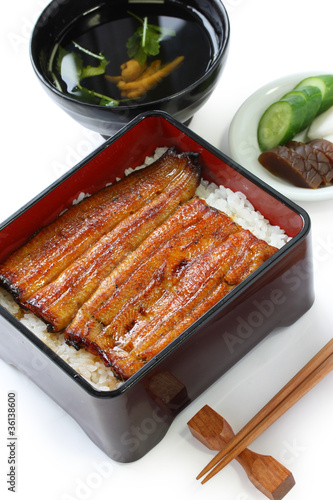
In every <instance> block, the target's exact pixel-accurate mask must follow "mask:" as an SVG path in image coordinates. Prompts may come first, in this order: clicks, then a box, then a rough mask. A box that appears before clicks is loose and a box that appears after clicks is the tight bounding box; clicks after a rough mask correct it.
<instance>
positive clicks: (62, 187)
mask: <svg viewBox="0 0 333 500" xmlns="http://www.w3.org/2000/svg"><path fill="white" fill-rule="evenodd" d="M162 146H173V147H175V148H176V150H177V151H179V152H182V151H193V152H197V153H199V154H200V164H201V166H202V167H203V177H204V178H205V179H207V180H208V181H211V182H214V183H216V184H218V185H220V184H222V185H224V186H225V187H228V188H230V189H231V190H233V191H241V192H243V193H244V194H245V195H246V197H247V198H248V200H249V201H250V202H251V203H252V204H253V206H254V207H255V209H256V210H258V211H260V212H261V213H262V214H263V215H264V217H265V218H266V219H268V220H269V221H270V222H271V223H272V224H274V225H278V226H280V227H281V228H282V229H283V230H284V231H285V232H286V234H287V235H288V236H289V237H290V239H289V241H288V242H287V243H286V244H285V245H284V246H283V247H282V248H280V250H278V251H277V252H276V253H275V254H274V255H273V256H272V257H270V259H269V260H268V261H266V262H265V263H264V264H262V265H261V266H260V267H259V268H258V269H257V270H256V271H254V272H253V273H252V274H251V275H250V276H249V277H248V278H246V279H245V280H244V281H243V282H242V283H241V284H240V285H238V286H237V287H236V288H235V289H234V290H233V291H231V292H230V293H229V294H228V295H227V296H226V297H225V298H223V299H222V300H221V301H220V302H218V303H217V304H216V305H215V306H214V307H213V308H212V309H210V310H209V311H208V312H207V313H206V314H204V315H203V316H202V317H200V319H199V320H198V321H196V322H195V323H193V324H192V325H191V326H190V327H189V328H188V329H186V330H185V331H184V332H183V333H182V334H181V335H180V336H179V337H178V338H176V339H175V340H174V341H173V342H172V343H171V344H169V346H168V347H166V348H165V349H163V350H162V351H161V352H160V353H159V354H158V355H156V356H155V357H154V358H153V359H152V360H151V361H149V362H148V363H147V364H146V365H145V366H144V367H143V368H141V369H140V370H139V371H138V372H137V373H136V374H135V375H133V376H132V377H130V378H129V379H128V380H127V381H125V382H123V383H122V384H121V385H120V386H119V387H118V388H117V389H115V390H109V391H105V390H103V391H101V390H98V389H96V388H94V387H93V386H92V385H91V384H90V383H88V382H87V381H86V380H85V379H84V378H83V377H82V376H81V375H79V374H78V373H77V372H76V371H75V370H74V369H73V368H72V367H71V366H69V365H68V364H67V363H66V362H65V361H63V360H62V359H61V358H60V357H59V356H58V355H56V354H55V353H54V352H53V351H52V350H51V349H50V348H49V347H47V345H46V344H45V343H44V342H43V341H42V340H40V339H39V338H37V337H36V336H35V335H34V334H33V333H32V332H31V331H30V330H28V329H27V328H26V327H25V326H24V325H23V324H22V323H21V322H20V321H19V320H17V319H16V318H15V317H14V316H12V315H11V314H10V313H9V312H8V311H7V310H6V309H5V308H3V307H2V306H0V356H1V357H2V358H3V359H4V360H5V361H6V362H7V363H10V364H12V365H14V366H16V367H17V368H18V369H19V370H21V371H22V372H24V373H25V374H26V375H27V376H28V377H30V378H31V379H32V380H33V381H34V382H35V383H36V384H37V385H38V386H39V387H40V388H41V389H43V390H44V391H45V392H46V393H47V394H48V395H49V396H51V398H53V399H54V400H55V401H56V402H57V403H58V404H59V405H60V406H61V407H62V408H64V409H65V410H66V411H67V412H68V413H69V414H70V415H72V416H73V417H74V419H75V420H76V421H77V422H78V423H79V425H80V426H81V427H82V428H83V430H84V431H85V432H86V434H87V435H88V436H89V437H90V438H91V440H92V441H93V442H94V443H95V444H96V445H97V446H99V447H100V448H101V449H102V450H104V452H105V453H106V454H107V455H108V456H109V457H110V458H112V459H114V460H116V461H120V462H130V461H134V460H137V459H139V458H141V457H142V456H143V455H145V454H146V453H147V452H148V451H149V450H151V449H152V448H153V447H154V446H155V445H156V444H157V443H158V442H159V441H160V440H161V439H162V438H163V436H164V435H165V434H166V432H167V430H168V428H169V427H170V424H171V422H172V420H173V419H174V418H175V416H176V415H177V414H178V413H179V412H180V411H181V410H182V409H183V408H184V407H186V405H188V404H189V403H190V402H191V401H193V400H194V399H195V398H196V397H197V396H198V395H199V394H201V393H202V392H203V391H204V390H205V389H207V388H208V387H209V386H210V385H211V384H212V383H213V382H214V381H216V380H217V379H218V378H219V377H221V376H222V375H223V374H224V373H225V372H226V371H227V370H228V369H229V368H230V367H232V366H233V365H234V364H235V363H236V362H238V361H239V360H240V359H241V358H242V357H243V356H244V355H245V354H247V353H248V352H249V351H250V350H251V349H252V348H254V347H255V346H256V345H257V344H258V343H259V342H260V341H261V340H262V339H263V338H264V337H266V336H267V335H268V334H269V333H270V332H272V331H273V330H274V329H275V328H277V327H287V326H288V325H291V324H292V323H293V322H295V321H296V320H297V319H298V318H300V317H301V316H302V315H303V314H304V313H305V312H306V311H307V310H308V309H309V308H310V307H311V305H312V303H313V300H314V292H313V273H312V254H311V237H310V219H309V216H308V215H307V213H306V212H305V211H304V210H303V209H301V208H300V207H298V206H297V205H295V204H294V203H293V202H291V201H290V200H288V199H286V198H285V197H284V196H282V195H281V194H279V193H277V192H276V191H274V190H272V189H271V188H270V187H269V186H267V185H266V184H264V183H263V182H261V181H260V180H259V179H258V178H256V177H254V176H253V175H252V174H250V173H249V172H247V171H246V170H245V169H244V168H242V167H241V166H240V165H238V164H236V163H235V162H234V161H232V160H231V159H230V158H228V157H227V156H226V155H224V154H223V153H221V152H220V151H219V150H217V149H215V148H214V147H212V146H211V145H210V144H208V143H207V142H206V141H204V140H203V139H201V138H200V137H198V136H197V135H196V134H194V133H193V132H191V131H190V130H189V129H188V128H187V127H185V126H184V125H182V124H180V123H179V122H178V121H176V120H175V119H174V118H172V117H171V116H169V115H168V114H166V113H163V112H150V113H146V114H143V115H140V116H139V117H137V118H136V119H134V120H133V121H132V122H131V123H130V124H129V125H128V126H126V127H125V128H123V129H122V130H121V131H120V132H118V133H117V134H116V135H115V136H113V137H111V138H110V139H108V140H106V141H105V143H104V144H103V145H102V146H100V147H99V148H98V149H97V150H95V151H94V152H93V153H92V154H90V155H89V156H88V157H87V158H86V159H85V160H84V161H82V162H80V163H79V164H78V165H76V166H75V167H74V168H72V169H71V170H70V171H69V172H68V173H66V174H65V175H64V176H62V177H61V178H60V179H59V180H58V181H56V182H55V183H54V184H52V185H51V186H50V187H49V188H48V189H47V190H45V191H44V192H42V193H41V194H40V195H39V196H38V197H36V198H35V199H33V200H32V201H31V202H30V203H28V204H27V205H26V206H24V207H23V208H22V209H21V210H19V211H18V212H17V213H15V214H14V215H13V216H12V217H10V218H9V219H8V220H6V221H5V222H4V223H3V224H2V225H1V226H0V240H1V250H0V261H1V260H3V259H4V258H5V257H6V256H7V255H8V254H9V253H11V252H12V251H14V250H15V249H16V248H18V247H19V246H20V245H22V244H23V243H24V242H25V241H26V240H27V239H28V238H29V237H30V236H31V235H32V234H33V233H35V232H36V231H37V230H38V229H39V228H40V227H41V226H43V225H45V224H47V223H49V222H51V221H52V220H53V219H55V218H56V217H57V216H58V215H59V214H60V213H61V212H62V211H63V210H64V209H65V208H67V207H69V206H70V205H71V204H72V202H73V200H74V199H76V198H77V197H78V195H79V194H80V193H82V192H89V193H92V192H94V191H97V190H98V189H100V188H102V187H103V186H105V184H107V183H110V182H113V181H114V180H115V179H116V178H119V177H122V176H123V175H124V171H125V170H126V169H127V168H129V167H132V166H133V165H140V164H141V163H143V161H144V159H145V157H146V156H150V155H152V154H153V153H154V151H155V149H156V147H162ZM32 360H33V361H34V362H32ZM40 367H43V373H42V376H41V372H40V370H41V368H40Z"/></svg>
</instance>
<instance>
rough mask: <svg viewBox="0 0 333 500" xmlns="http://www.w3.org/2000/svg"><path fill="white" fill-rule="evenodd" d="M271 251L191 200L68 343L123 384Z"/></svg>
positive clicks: (111, 282)
mask: <svg viewBox="0 0 333 500" xmlns="http://www.w3.org/2000/svg"><path fill="white" fill-rule="evenodd" d="M275 251H276V248H274V247H272V246H270V245H268V244H267V243H266V242H264V241H262V240H259V239H258V238H256V237H255V236H254V235H253V234H252V233H251V232H249V231H247V230H244V229H242V228H241V227H240V226H238V225H237V224H235V223H234V222H233V221H232V220H231V219H230V218H229V217H228V216H227V215H225V214H223V213H221V212H219V211H218V210H216V209H214V208H211V207H209V206H208V205H207V204H206V203H205V202H204V201H203V200H200V199H197V198H194V199H193V200H191V201H189V202H188V203H185V204H184V205H183V206H181V207H180V208H179V209H178V210H177V211H176V212H175V214H174V215H173V216H171V217H170V218H169V219H168V220H167V221H166V222H165V223H164V224H162V225H161V226H160V227H159V228H158V229H157V230H156V231H154V232H153V233H152V234H151V235H150V236H149V237H148V238H147V239H146V240H145V241H144V242H143V243H142V244H141V245H140V246H139V247H138V249H137V250H136V251H135V252H133V253H132V254H131V255H130V256H129V257H128V258H127V259H125V260H124V261H123V262H122V264H121V265H120V266H118V267H117V268H116V269H115V270H114V271H113V272H112V273H111V274H110V275H109V276H108V277H107V278H106V279H105V280H104V281H103V283H102V284H101V286H100V287H99V288H98V289H97V290H96V292H95V293H94V295H93V296H92V297H91V298H90V300H88V301H87V302H86V303H85V304H84V305H83V306H82V308H81V309H80V310H79V312H78V314H77V316H76V318H75V319H74V321H73V322H72V323H71V324H70V325H69V327H68V328H67V329H66V330H65V338H66V341H67V343H68V344H70V345H73V346H74V347H76V348H80V347H85V348H86V349H87V350H88V351H90V352H92V353H94V354H98V355H99V356H100V357H101V358H102V359H103V361H104V363H105V364H106V365H108V366H110V367H111V368H112V370H113V371H114V373H115V374H116V376H118V377H119V378H121V379H123V380H125V379H128V378H129V377H130V376H131V375H133V374H134V373H135V372H136V371H137V370H138V369H139V368H141V367H142V366H143V365H144V364H145V363H146V362H147V361H149V360H150V359H151V358H152V357H154V356H155V355H156V354H157V353H159V352H160V351H161V349H163V348H164V347H165V346H166V345H168V344H169V343H170V342H171V341H172V340H173V339H174V338H176V337H177V336H178V335H179V334H180V333H182V332H183V331H184V330H185V328H187V327H188V326H189V325H191V324H192V323H193V322H194V321H195V320H197V319H198V318H199V317H200V316H201V315H202V314H204V313H205V312H206V311H207V310H208V309H209V308H210V307H212V306H213V305H214V304H216V302H217V301H218V300H220V299H222V298H223V297H224V296H225V295H226V294H227V293H228V292H229V291H230V290H232V289H233V288H234V287H235V286H236V285H237V284H239V283H240V282H241V281H242V280H244V279H245V278H246V277H247V276H248V275H249V274H250V273H251V272H252V271H253V270H255V269H256V268H257V267H258V266H259V265H260V264H262V263H263V262H264V261H265V260H267V259H268V258H269V257H270V256H271V255H272V254H273V253H274V252H275Z"/></svg>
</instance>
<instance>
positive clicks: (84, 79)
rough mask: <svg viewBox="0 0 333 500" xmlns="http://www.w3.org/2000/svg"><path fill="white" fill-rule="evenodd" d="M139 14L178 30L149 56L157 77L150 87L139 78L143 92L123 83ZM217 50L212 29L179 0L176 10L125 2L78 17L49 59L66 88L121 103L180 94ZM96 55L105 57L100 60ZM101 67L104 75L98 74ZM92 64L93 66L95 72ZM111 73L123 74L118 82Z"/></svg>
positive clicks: (85, 96) (53, 75) (52, 71)
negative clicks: (166, 69) (171, 65)
mask: <svg viewBox="0 0 333 500" xmlns="http://www.w3.org/2000/svg"><path fill="white" fill-rule="evenodd" d="M128 8H130V12H131V13H129V12H128V10H127V9H128ZM133 14H134V15H133ZM138 18H140V19H142V20H143V19H144V18H147V23H148V24H149V25H153V26H155V27H156V26H157V27H160V28H162V29H165V28H167V29H168V30H173V32H174V34H173V35H170V34H169V32H168V33H167V34H166V35H164V36H163V38H162V39H161V40H160V41H159V49H158V53H157V54H156V55H148V56H147V60H146V66H145V67H146V70H147V71H149V69H150V70H151V72H155V76H154V78H153V79H151V80H147V79H146V80H145V82H149V84H150V87H149V88H147V85H148V84H147V83H145V85H144V86H143V87H140V84H139V83H137V81H136V80H135V85H132V84H131V85H130V87H131V86H132V87H133V88H136V85H137V87H138V88H140V89H141V90H140V91H137V92H136V93H134V94H133V92H132V93H131V92H130V91H129V90H123V89H122V88H121V85H124V83H126V82H124V81H123V83H122V84H121V83H119V80H120V79H121V74H122V70H121V66H122V65H123V64H124V63H126V62H127V61H129V60H130V59H133V57H129V55H128V48H127V47H126V44H127V43H128V41H129V39H130V37H132V36H133V35H134V33H135V32H136V31H137V30H138V28H140V26H141V27H142V26H143V25H142V23H141V22H140V19H138ZM147 42H148V43H150V39H149V40H147V41H146V43H147ZM217 50H218V47H217V42H216V39H215V36H214V30H213V28H212V27H211V25H210V24H209V23H208V21H207V20H206V19H205V18H203V17H202V15H201V14H200V13H198V12H197V11H194V10H193V9H190V8H189V7H188V6H186V7H184V6H181V5H178V4H174V6H172V8H171V7H170V4H169V5H168V4H149V3H148V4H141V5H140V4H133V5H128V4H127V2H126V3H125V6H124V2H123V4H122V6H121V5H118V4H116V6H114V4H113V5H112V7H111V6H107V5H103V6H101V7H98V8H96V9H94V10H92V11H90V12H89V13H86V14H85V15H83V16H81V17H80V18H79V19H77V20H76V21H75V22H74V23H73V24H72V25H71V26H70V27H69V28H68V30H67V31H66V32H65V34H64V35H63V37H62V38H61V39H60V40H59V41H58V42H57V44H56V46H55V47H54V49H53V52H52V55H51V57H50V64H49V68H50V78H51V80H52V82H53V84H54V85H55V86H56V87H57V88H58V89H59V90H60V91H61V92H63V93H65V94H67V95H71V96H72V97H76V98H77V99H79V100H81V101H86V102H90V103H92V104H101V105H109V106H114V105H116V106H121V105H132V104H141V103H144V102H153V101H158V100H160V99H163V98H164V97H167V96H170V95H174V94H177V93H178V92H181V91H182V90H183V89H185V88H187V87H188V86H190V85H191V84H192V83H194V82H196V81H197V80H199V79H200V78H201V77H202V76H203V75H204V74H205V73H206V71H207V70H208V69H209V68H210V66H211V64H212V62H213V60H214V55H215V54H216V52H217ZM94 54H95V55H100V54H102V56H101V58H100V59H98V58H96V57H94ZM156 60H158V61H159V62H158V63H156ZM175 60H176V61H177V63H178V65H177V66H176V67H175V69H173V70H172V71H171V72H170V73H169V74H166V75H165V74H164V73H163V67H166V65H168V64H169V63H171V62H172V61H175ZM106 61H107V64H106ZM154 61H155V62H154ZM179 61H180V62H179ZM152 63H154V64H160V68H159V69H160V71H162V73H161V72H160V73H159V74H157V73H156V71H158V69H155V70H152V68H153V66H150V65H151V64H152ZM103 64H105V67H104V66H103ZM98 66H100V74H96V73H98V71H96V67H98ZM141 66H142V65H141ZM89 67H93V68H94V69H93V70H92V75H93V76H91V73H90V71H89ZM143 67H144V66H142V71H143ZM161 68H162V70H161ZM110 76H111V77H119V78H118V80H117V79H114V81H113V80H112V79H110V78H109V77H110ZM144 76H145V75H141V78H143V77H144ZM127 83H128V82H127ZM125 87H126V85H125ZM127 87H128V85H127ZM133 95H134V97H133Z"/></svg>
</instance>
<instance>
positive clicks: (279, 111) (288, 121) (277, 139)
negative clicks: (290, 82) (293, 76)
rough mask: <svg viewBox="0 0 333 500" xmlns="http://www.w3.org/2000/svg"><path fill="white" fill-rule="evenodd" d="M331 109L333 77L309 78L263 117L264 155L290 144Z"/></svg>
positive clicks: (260, 136) (260, 131) (259, 132)
mask: <svg viewBox="0 0 333 500" xmlns="http://www.w3.org/2000/svg"><path fill="white" fill-rule="evenodd" d="M331 106H333V75H319V76H311V77H308V78H305V79H304V80H302V81H301V82H300V83H299V84H298V85H296V87H294V89H293V90H291V91H290V92H288V93H287V94H285V95H284V96H283V97H282V98H281V99H280V100H279V101H276V102H275V103H273V104H271V105H270V106H269V107H268V108H267V109H266V111H265V112H264V114H263V115H262V117H261V119H260V121H259V125H258V130H257V138H258V144H259V147H260V149H261V151H267V150H268V149H271V148H274V147H275V146H280V145H283V144H285V143H286V142H288V141H290V140H291V139H293V138H294V137H295V135H297V134H298V133H299V132H301V131H302V130H304V129H305V128H307V127H309V125H310V124H311V123H312V121H313V120H314V118H315V117H316V116H318V115H319V114H321V113H323V112H324V111H326V110H327V109H328V108H330V107H331Z"/></svg>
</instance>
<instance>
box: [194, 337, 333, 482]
mask: <svg viewBox="0 0 333 500" xmlns="http://www.w3.org/2000/svg"><path fill="white" fill-rule="evenodd" d="M332 370H333V339H331V340H330V341H329V342H328V343H327V344H326V345H325V346H324V347H323V348H322V349H321V350H320V351H319V352H318V353H317V354H316V355H315V356H314V357H313V358H312V359H310V361H309V362H308V363H307V364H306V365H305V366H304V367H303V368H302V369H301V370H300V371H299V372H298V373H297V374H296V375H295V376H294V377H293V378H292V379H291V380H290V381H289V382H288V383H287V384H286V385H285V386H284V387H283V388H282V389H281V390H280V391H279V392H278V393H277V394H276V395H275V396H274V397H273V398H272V399H271V400H270V401H269V402H268V403H267V404H266V405H265V406H264V407H263V408H262V409H261V410H260V411H259V412H258V413H257V414H256V415H255V416H254V417H253V418H252V419H251V420H250V421H249V422H248V423H247V424H246V425H245V426H244V427H243V429H241V430H240V431H239V432H238V434H237V435H236V436H235V437H234V438H233V439H231V441H229V443H228V444H227V445H226V447H225V448H224V449H223V450H222V451H219V452H218V453H217V455H215V457H214V458H213V459H212V460H211V461H210V462H209V464H207V465H206V467H205V468H204V469H203V470H202V471H201V472H200V474H199V475H198V476H197V479H199V478H201V477H202V476H203V475H204V474H207V473H208V474H207V475H206V477H205V478H204V479H203V481H202V483H206V482H207V481H208V480H209V479H211V478H212V477H213V476H215V474H217V472H219V471H220V470H222V469H223V468H224V467H225V466H226V465H228V463H230V462H231V461H232V460H233V459H234V458H236V457H237V456H238V455H239V454H240V453H241V452H242V451H243V450H244V449H245V448H246V447H247V446H249V445H250V444H251V443H252V442H253V441H254V440H255V439H256V438H257V437H258V436H260V434H261V433H262V432H264V431H265V430H266V429H267V428H268V427H269V426H270V425H272V424H273V423H274V422H275V421H276V420H277V419H278V418H279V417H280V416H281V415H283V414H284V413H285V412H286V411H287V410H288V409H289V408H291V406H293V405H294V404H295V403H296V402H297V401H299V400H300V399H301V398H302V397H303V396H304V395H305V394H306V393H307V392H309V391H310V390H311V389H312V388H313V387H315V385H316V384H318V383H319V382H320V381H321V380H322V379H323V378H324V377H326V375H328V374H329V373H331V372H332ZM209 471H210V472H209Z"/></svg>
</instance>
